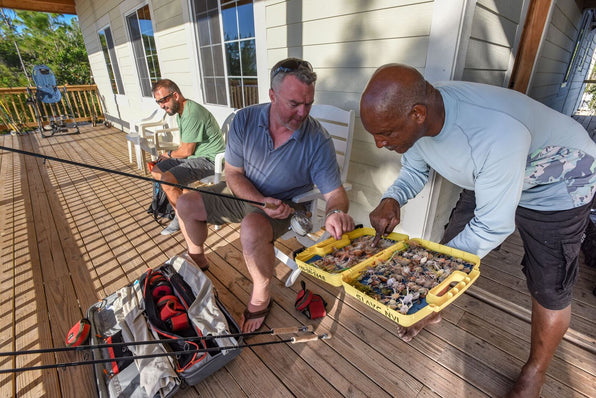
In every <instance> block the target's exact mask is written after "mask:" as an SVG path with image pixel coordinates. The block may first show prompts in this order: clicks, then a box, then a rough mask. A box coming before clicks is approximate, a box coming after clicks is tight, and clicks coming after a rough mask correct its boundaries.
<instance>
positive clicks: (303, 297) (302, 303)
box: [294, 290, 313, 311]
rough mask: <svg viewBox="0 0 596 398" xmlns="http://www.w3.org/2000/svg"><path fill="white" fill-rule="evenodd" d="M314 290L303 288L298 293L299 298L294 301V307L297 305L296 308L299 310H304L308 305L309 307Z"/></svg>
mask: <svg viewBox="0 0 596 398" xmlns="http://www.w3.org/2000/svg"><path fill="white" fill-rule="evenodd" d="M312 296H313V294H312V292H311V291H310V290H301V291H300V292H299V293H298V298H297V299H296V302H295V303H294V307H296V309H297V310H298V311H304V309H305V308H306V307H308V305H309V304H310V301H311V300H312Z"/></svg>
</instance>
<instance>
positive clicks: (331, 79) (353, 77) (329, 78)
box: [316, 67, 377, 94]
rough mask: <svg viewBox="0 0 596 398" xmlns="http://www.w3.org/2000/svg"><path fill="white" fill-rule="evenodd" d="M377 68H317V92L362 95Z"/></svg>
mask: <svg viewBox="0 0 596 398" xmlns="http://www.w3.org/2000/svg"><path fill="white" fill-rule="evenodd" d="M376 69H377V68H376V67H368V68H356V67H354V68H342V67H334V68H317V71H316V72H317V91H319V90H323V91H340V92H351V93H358V94H360V93H362V92H363V91H364V88H365V87H366V83H367V82H368V79H370V77H371V76H372V75H373V73H374V72H375V70H376Z"/></svg>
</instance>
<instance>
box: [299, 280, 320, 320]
mask: <svg viewBox="0 0 596 398" xmlns="http://www.w3.org/2000/svg"><path fill="white" fill-rule="evenodd" d="M300 284H301V285H302V290H300V291H299V292H298V297H297V298H296V302H295V303H294V307H296V309H297V310H298V311H300V312H302V313H303V314H304V315H306V316H307V317H308V319H317V318H323V317H324V316H325V315H327V311H326V308H327V303H326V302H325V300H323V297H321V296H319V295H318V294H315V293H313V292H311V291H310V290H307V289H306V284H305V283H304V281H300Z"/></svg>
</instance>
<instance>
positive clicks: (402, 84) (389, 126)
mask: <svg viewBox="0 0 596 398" xmlns="http://www.w3.org/2000/svg"><path fill="white" fill-rule="evenodd" d="M443 115H444V108H443V103H442V99H441V95H440V93H439V92H438V91H437V90H436V89H435V88H434V87H433V86H431V85H430V84H429V83H427V81H426V80H424V77H423V76H422V75H421V74H420V73H419V72H418V71H417V70H416V69H414V68H412V67H410V66H407V65H402V64H388V65H384V66H382V67H380V68H379V69H377V70H376V71H375V73H374V74H373V76H372V77H371V79H370V81H369V82H368V85H367V86H366V88H365V89H364V93H362V97H361V99H360V118H361V120H362V124H363V125H364V128H365V129H366V130H367V131H368V132H369V133H371V134H372V135H373V136H374V137H375V141H376V143H377V146H378V147H379V148H380V147H385V148H388V149H390V150H395V151H397V152H399V153H403V152H405V151H406V150H407V149H408V148H410V147H411V146H412V145H413V144H414V142H416V140H418V139H419V138H420V137H423V136H427V135H429V136H430V135H436V134H438V132H439V131H440V129H441V126H442V123H443Z"/></svg>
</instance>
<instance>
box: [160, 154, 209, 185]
mask: <svg viewBox="0 0 596 398" xmlns="http://www.w3.org/2000/svg"><path fill="white" fill-rule="evenodd" d="M157 166H158V167H159V169H160V170H161V171H163V172H166V171H169V172H170V173H172V175H173V176H174V177H175V178H176V180H177V181H178V184H180V185H188V184H190V183H191V182H195V181H199V180H200V179H202V178H205V177H208V176H212V175H213V174H214V173H215V164H214V163H213V162H212V161H210V160H209V159H206V158H190V159H176V158H169V159H164V160H162V161H161V162H159V163H158V164H157Z"/></svg>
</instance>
